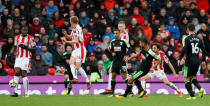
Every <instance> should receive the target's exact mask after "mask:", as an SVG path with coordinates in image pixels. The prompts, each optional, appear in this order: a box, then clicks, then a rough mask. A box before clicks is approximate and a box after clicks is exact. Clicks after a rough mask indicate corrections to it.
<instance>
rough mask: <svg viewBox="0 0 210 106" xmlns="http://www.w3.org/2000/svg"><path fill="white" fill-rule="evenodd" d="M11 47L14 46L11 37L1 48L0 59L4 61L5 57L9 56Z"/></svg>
mask: <svg viewBox="0 0 210 106" xmlns="http://www.w3.org/2000/svg"><path fill="white" fill-rule="evenodd" d="M13 45H14V39H13V37H9V38H8V39H7V42H6V44H5V45H3V46H2V59H5V56H6V55H7V54H9V52H10V51H11V49H12V47H13Z"/></svg>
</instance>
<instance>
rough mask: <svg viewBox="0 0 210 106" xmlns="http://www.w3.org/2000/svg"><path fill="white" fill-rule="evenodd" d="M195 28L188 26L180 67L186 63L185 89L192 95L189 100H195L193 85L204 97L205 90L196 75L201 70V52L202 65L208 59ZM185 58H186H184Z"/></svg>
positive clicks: (200, 95) (191, 25)
mask: <svg viewBox="0 0 210 106" xmlns="http://www.w3.org/2000/svg"><path fill="white" fill-rule="evenodd" d="M194 31H195V26H194V25H193V24H188V26H187V32H188V34H189V35H188V36H187V37H186V38H184V39H183V46H184V47H183V50H182V54H181V58H180V59H181V62H180V65H181V64H183V62H184V61H185V66H184V79H183V80H184V82H185V87H186V89H187V91H188V93H189V95H190V97H189V98H186V99H187V100H194V99H196V97H195V92H194V91H192V84H194V85H195V86H196V87H197V88H198V89H199V97H203V94H204V89H203V88H202V87H201V86H200V84H199V82H198V81H197V79H196V74H197V71H198V68H199V61H200V59H199V52H200V50H202V54H203V55H202V56H203V58H202V64H205V58H206V50H205V46H204V43H203V40H201V39H200V38H199V37H198V36H197V35H196V34H195V32H194ZM184 56H185V57H184Z"/></svg>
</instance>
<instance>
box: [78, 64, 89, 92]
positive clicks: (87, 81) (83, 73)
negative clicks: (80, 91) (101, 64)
mask: <svg viewBox="0 0 210 106" xmlns="http://www.w3.org/2000/svg"><path fill="white" fill-rule="evenodd" d="M78 71H79V73H80V74H81V75H82V76H83V77H84V78H85V81H86V83H87V89H90V88H91V82H90V80H89V78H88V76H87V74H86V72H85V70H84V69H83V68H82V67H80V68H79V70H78Z"/></svg>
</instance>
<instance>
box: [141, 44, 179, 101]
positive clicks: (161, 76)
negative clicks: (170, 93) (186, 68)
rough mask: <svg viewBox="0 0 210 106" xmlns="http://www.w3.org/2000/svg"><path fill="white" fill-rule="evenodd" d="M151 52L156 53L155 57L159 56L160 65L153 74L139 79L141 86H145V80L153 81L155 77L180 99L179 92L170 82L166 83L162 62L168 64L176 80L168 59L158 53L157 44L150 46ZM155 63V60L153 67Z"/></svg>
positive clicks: (158, 47)
mask: <svg viewBox="0 0 210 106" xmlns="http://www.w3.org/2000/svg"><path fill="white" fill-rule="evenodd" d="M152 51H154V52H155V53H156V55H159V56H160V58H161V63H160V64H158V66H157V67H155V68H154V70H152V71H153V72H149V73H148V74H147V75H145V76H144V77H142V78H141V80H142V85H143V86H145V81H146V80H149V79H153V78H154V77H157V78H159V79H160V80H162V81H163V83H164V84H166V85H168V86H169V87H171V88H172V89H174V90H175V91H176V92H177V93H178V96H179V97H182V93H181V91H180V90H179V89H178V88H177V87H176V86H175V85H174V84H173V83H172V82H170V81H168V78H167V76H166V74H165V72H164V62H165V63H167V64H168V66H169V67H170V69H171V70H172V72H173V74H174V78H175V79H178V75H177V74H176V71H175V69H174V67H173V65H172V64H171V62H170V61H169V59H168V57H167V56H166V55H165V53H164V52H162V51H160V46H159V45H157V44H153V45H152ZM155 62H156V60H153V62H152V65H154V64H155Z"/></svg>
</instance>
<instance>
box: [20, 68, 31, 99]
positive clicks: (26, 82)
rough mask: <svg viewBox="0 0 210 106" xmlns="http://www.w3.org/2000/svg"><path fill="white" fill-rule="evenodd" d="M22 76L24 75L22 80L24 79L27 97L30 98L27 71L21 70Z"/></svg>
mask: <svg viewBox="0 0 210 106" xmlns="http://www.w3.org/2000/svg"><path fill="white" fill-rule="evenodd" d="M21 75H22V78H23V87H24V89H25V97H26V98H28V97H29V93H28V89H29V81H28V77H27V71H26V70H21Z"/></svg>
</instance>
